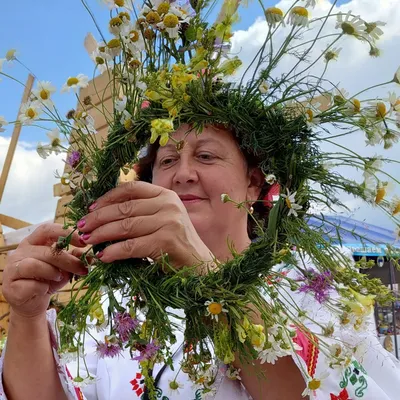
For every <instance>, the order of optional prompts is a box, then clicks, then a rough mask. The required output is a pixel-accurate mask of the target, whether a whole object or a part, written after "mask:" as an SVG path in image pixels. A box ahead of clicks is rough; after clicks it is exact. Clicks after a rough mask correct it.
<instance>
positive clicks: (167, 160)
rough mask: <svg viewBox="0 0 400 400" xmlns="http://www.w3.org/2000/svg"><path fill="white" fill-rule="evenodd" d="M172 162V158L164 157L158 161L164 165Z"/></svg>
mask: <svg viewBox="0 0 400 400" xmlns="http://www.w3.org/2000/svg"><path fill="white" fill-rule="evenodd" d="M173 162H174V159H173V158H164V159H163V160H161V161H160V165H162V166H166V165H170V164H172V163H173Z"/></svg>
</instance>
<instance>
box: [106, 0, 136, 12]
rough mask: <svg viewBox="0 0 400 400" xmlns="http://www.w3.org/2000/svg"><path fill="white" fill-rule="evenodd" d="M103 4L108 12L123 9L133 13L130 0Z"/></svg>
mask: <svg viewBox="0 0 400 400" xmlns="http://www.w3.org/2000/svg"><path fill="white" fill-rule="evenodd" d="M103 3H105V5H106V6H107V7H108V9H109V10H112V9H114V8H124V9H125V10H128V11H133V1H132V0H103Z"/></svg>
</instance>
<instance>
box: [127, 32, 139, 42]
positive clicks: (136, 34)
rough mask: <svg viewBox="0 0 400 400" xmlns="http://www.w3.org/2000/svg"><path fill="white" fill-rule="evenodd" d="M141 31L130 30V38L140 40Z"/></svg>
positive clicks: (132, 40)
mask: <svg viewBox="0 0 400 400" xmlns="http://www.w3.org/2000/svg"><path fill="white" fill-rule="evenodd" d="M139 37H140V36H139V32H138V31H135V30H133V31H130V32H129V38H130V39H131V42H134V43H135V42H137V41H138V40H139Z"/></svg>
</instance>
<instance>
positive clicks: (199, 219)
mask: <svg viewBox="0 0 400 400" xmlns="http://www.w3.org/2000/svg"><path fill="white" fill-rule="evenodd" d="M188 130H189V127H188V125H183V126H181V127H180V128H179V129H178V130H177V131H176V132H175V133H174V135H173V138H174V140H177V141H180V140H183V139H184V140H185V145H184V147H183V149H182V150H181V151H180V152H179V153H178V152H177V150H176V146H175V144H174V142H172V141H171V140H170V141H169V142H168V144H167V145H166V146H165V147H160V148H159V150H158V152H157V157H156V160H155V163H154V167H153V183H154V184H155V185H159V186H162V187H165V188H167V189H170V190H173V191H174V192H176V193H177V194H178V195H179V197H180V199H181V200H182V202H183V204H184V205H185V207H186V209H187V211H188V213H189V216H190V219H191V221H192V223H193V225H194V227H195V228H196V231H197V232H198V234H199V235H200V236H201V237H203V238H204V235H207V234H215V233H218V234H221V235H224V237H225V239H226V238H227V236H231V237H232V236H237V235H235V234H234V232H235V230H241V229H244V231H245V232H246V234H247V231H246V227H247V213H246V212H245V211H244V210H239V209H238V208H237V207H235V205H234V204H232V203H225V204H224V203H222V201H221V194H222V193H227V194H228V195H229V197H230V198H231V199H233V200H235V201H236V202H242V201H245V200H253V201H254V200H256V199H257V197H258V195H259V183H260V181H259V179H258V182H257V179H254V178H255V176H256V175H257V177H258V178H259V176H260V175H261V172H260V171H258V170H257V171H256V173H255V174H254V171H253V172H252V173H249V171H248V168H247V164H246V161H245V158H244V156H243V154H242V152H241V151H240V149H239V146H238V144H237V142H236V141H235V140H234V138H233V136H232V134H231V133H230V132H228V131H225V130H220V129H216V128H214V127H212V126H209V127H206V128H204V130H203V131H202V133H201V134H200V135H198V136H196V134H195V133H194V132H190V133H189V134H188V135H187V137H186V138H185V134H186V133H187V132H188ZM249 207H250V205H249ZM203 240H204V239H203Z"/></svg>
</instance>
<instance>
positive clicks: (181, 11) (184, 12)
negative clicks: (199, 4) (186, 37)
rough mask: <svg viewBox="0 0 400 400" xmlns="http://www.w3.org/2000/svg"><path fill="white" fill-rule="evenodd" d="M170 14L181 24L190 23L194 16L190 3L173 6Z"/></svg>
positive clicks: (174, 4)
mask: <svg viewBox="0 0 400 400" xmlns="http://www.w3.org/2000/svg"><path fill="white" fill-rule="evenodd" d="M170 12H171V13H172V14H175V15H176V16H177V17H178V18H179V19H180V21H181V22H189V21H190V19H191V15H192V14H193V10H192V9H191V7H190V4H189V2H186V3H183V4H181V5H179V4H177V3H173V4H171V8H170Z"/></svg>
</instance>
